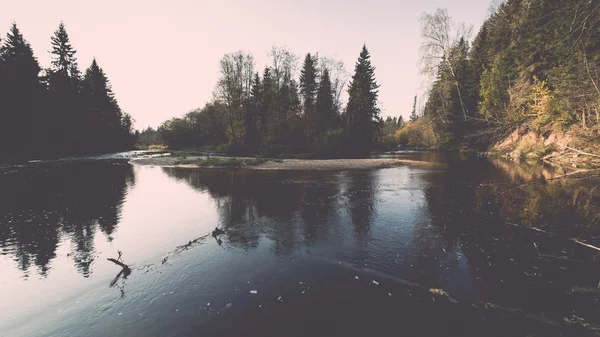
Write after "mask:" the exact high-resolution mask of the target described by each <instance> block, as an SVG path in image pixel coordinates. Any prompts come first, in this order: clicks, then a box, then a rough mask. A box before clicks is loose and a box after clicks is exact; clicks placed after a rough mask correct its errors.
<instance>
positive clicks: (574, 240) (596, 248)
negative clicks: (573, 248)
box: [569, 238, 600, 252]
mask: <svg viewBox="0 0 600 337" xmlns="http://www.w3.org/2000/svg"><path fill="white" fill-rule="evenodd" d="M569 240H571V241H573V242H575V243H578V244H580V245H582V246H586V247H588V248H592V249H594V250H596V251H599V252H600V248H598V247H596V246H592V245H590V244H588V243H585V242H581V241H579V240H577V239H575V238H571V239H569Z"/></svg>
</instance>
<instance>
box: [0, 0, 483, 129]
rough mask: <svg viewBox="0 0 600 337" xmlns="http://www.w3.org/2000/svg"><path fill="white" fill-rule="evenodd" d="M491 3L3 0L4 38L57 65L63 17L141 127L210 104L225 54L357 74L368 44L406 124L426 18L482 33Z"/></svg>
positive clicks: (384, 102) (383, 91)
mask: <svg viewBox="0 0 600 337" xmlns="http://www.w3.org/2000/svg"><path fill="white" fill-rule="evenodd" d="M490 2H491V1H490V0H409V1H406V0H404V1H402V0H302V1H290V0H263V1H258V0H218V1H217V0H210V1H206V0H196V1H192V0H170V1H164V0H162V1H157V0H144V1H139V0H127V1H124V0H103V1H94V2H92V1H85V0H62V1H47V0H38V1H30V0H19V1H17V0H0V34H2V36H4V35H5V34H6V32H7V31H8V29H9V28H10V24H11V23H12V22H13V21H15V22H16V23H17V26H18V27H19V29H20V30H21V33H22V34H23V35H24V37H25V39H27V40H28V41H29V43H30V44H31V46H32V48H33V50H34V53H35V56H36V57H37V58H38V60H39V62H40V64H41V66H42V67H48V66H49V65H50V53H49V51H50V50H51V45H50V37H51V36H52V34H53V33H54V31H55V30H56V28H57V27H58V25H59V23H60V22H61V21H63V22H64V24H65V27H66V29H67V32H68V34H69V37H70V39H71V42H72V45H73V46H74V48H75V49H76V50H77V54H76V56H77V58H78V62H79V65H80V67H81V68H82V70H84V69H85V68H87V67H88V66H89V65H90V64H91V62H92V59H93V58H94V57H95V58H96V60H97V62H98V64H99V65H100V67H102V68H103V69H104V71H105V73H106V74H107V76H108V78H109V80H110V82H111V83H112V87H113V91H114V93H115V95H116V98H117V100H118V102H119V105H120V106H121V108H122V109H123V110H124V111H125V112H128V113H129V114H131V115H132V116H133V118H134V119H135V124H134V127H135V128H138V129H143V128H146V127H148V126H151V127H154V128H155V127H158V126H159V125H160V124H161V123H162V122H164V121H165V120H167V119H170V118H172V117H177V116H182V115H184V114H185V113H187V112H188V111H190V110H193V109H195V108H198V107H202V106H204V104H205V103H207V102H208V101H210V100H211V99H212V93H213V91H214V88H215V84H216V82H217V79H218V77H219V60H220V59H221V58H222V57H223V55H224V54H226V53H232V52H236V51H238V50H243V51H245V52H249V53H251V54H252V55H253V56H254V58H255V61H256V67H255V69H263V68H264V67H265V65H266V64H267V62H268V57H267V54H268V52H269V50H270V49H271V47H272V46H273V45H276V46H280V47H286V48H287V49H288V50H290V51H292V52H294V53H295V54H296V55H298V57H299V58H300V60H301V59H303V57H304V55H306V53H309V52H310V53H316V52H318V53H319V55H320V56H329V57H334V58H336V59H338V60H341V61H343V62H344V63H345V65H346V69H347V71H348V72H349V73H350V74H352V73H353V72H354V65H355V63H356V60H357V58H358V55H359V53H360V50H361V48H362V45H363V44H366V45H367V48H368V49H369V52H370V54H371V63H372V65H373V66H374V67H375V77H376V80H377V82H378V83H379V84H380V85H381V87H380V89H379V105H380V108H381V110H382V116H383V117H384V118H385V117H386V116H400V115H402V116H403V117H404V118H407V117H408V116H409V115H410V111H411V109H412V105H413V99H414V96H415V95H416V94H418V95H419V96H421V95H422V94H423V92H424V90H425V88H426V82H427V81H425V78H424V77H423V76H422V75H420V71H419V68H420V67H419V47H420V45H421V36H420V26H419V17H420V16H421V14H422V13H423V12H429V13H433V12H434V11H435V10H436V9H437V8H446V9H448V13H449V15H450V16H451V17H452V18H453V20H454V21H456V22H464V23H466V24H467V25H473V27H474V33H476V32H477V31H478V30H479V27H480V25H481V24H482V23H483V21H484V20H485V19H486V18H487V16H488V8H489V6H490ZM473 36H474V35H473ZM422 104H423V100H422V99H419V103H418V105H419V106H422Z"/></svg>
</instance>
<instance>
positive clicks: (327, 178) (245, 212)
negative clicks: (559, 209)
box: [0, 165, 597, 335]
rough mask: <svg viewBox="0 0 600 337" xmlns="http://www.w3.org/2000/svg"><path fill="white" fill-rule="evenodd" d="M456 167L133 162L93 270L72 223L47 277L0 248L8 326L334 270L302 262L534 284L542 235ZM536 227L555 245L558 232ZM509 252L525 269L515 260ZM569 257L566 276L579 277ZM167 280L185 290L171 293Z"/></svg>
mask: <svg viewBox="0 0 600 337" xmlns="http://www.w3.org/2000/svg"><path fill="white" fill-rule="evenodd" d="M456 169H457V167H456V166H450V167H448V168H446V169H440V168H439V167H438V168H435V171H433V170H430V169H426V168H425V169H424V168H422V167H396V168H388V169H380V170H373V171H348V172H324V171H317V172H289V171H282V172H268V171H228V170H187V169H170V168H160V167H150V166H136V165H134V166H133V173H134V175H135V184H129V185H127V186H128V187H126V191H125V193H124V200H123V202H122V206H121V210H120V212H119V214H118V219H119V220H118V224H116V227H115V228H116V229H115V230H114V232H112V235H111V237H112V238H113V240H112V241H109V240H108V239H107V236H106V235H105V234H104V233H102V232H101V231H100V229H99V228H98V227H99V226H98V225H97V224H95V225H93V226H92V228H93V230H94V231H95V232H94V233H92V234H94V236H93V237H94V241H93V244H92V245H90V246H92V247H93V251H92V252H90V255H91V256H93V257H94V263H93V264H92V266H91V275H90V277H89V278H84V277H83V275H82V273H81V272H80V271H78V270H77V269H76V267H75V263H74V261H73V260H72V257H67V254H69V253H72V252H73V251H74V250H76V247H75V245H74V243H73V242H72V241H71V239H70V236H68V235H67V234H64V233H61V234H60V237H59V238H60V241H59V245H58V249H57V250H56V257H55V258H54V259H52V260H51V261H50V264H49V271H48V273H47V274H48V276H47V277H46V278H42V277H40V276H39V275H38V274H36V267H35V266H32V267H31V268H30V269H29V270H28V274H29V277H28V278H27V279H26V280H24V279H23V271H21V270H19V269H18V265H17V264H16V263H15V262H14V261H13V260H12V255H11V254H10V253H9V254H7V255H0V275H2V278H1V279H0V286H1V287H0V298H3V299H4V300H3V301H2V302H0V331H2V330H3V326H8V327H15V326H20V324H22V323H23V322H24V321H25V320H28V319H32V318H35V317H37V318H38V319H39V320H38V322H41V321H44V322H53V321H56V322H58V323H56V324H59V323H60V324H63V322H62V321H60V320H61V319H63V318H64V319H67V313H69V314H68V315H71V314H74V313H77V312H78V311H80V310H83V313H82V314H76V315H74V316H72V317H68V320H70V321H77V320H78V319H85V320H86V322H88V323H90V324H92V323H94V322H95V320H96V316H97V315H105V314H106V315H118V314H119V312H121V311H124V312H125V311H126V313H125V314H124V315H138V314H145V313H148V314H150V312H151V311H152V310H156V311H155V312H153V313H152V314H153V315H155V316H158V317H161V315H162V310H171V309H173V311H174V310H176V309H177V308H183V307H186V308H187V309H188V310H195V308H197V305H198V303H200V302H203V303H206V302H213V303H220V304H221V305H222V306H224V305H225V304H226V303H227V301H232V300H233V299H231V297H232V296H233V295H231V292H232V289H240V288H241V287H242V286H244V287H248V289H246V288H244V291H245V292H246V293H247V290H249V289H252V288H250V287H255V286H256V287H260V288H261V294H262V293H263V289H271V290H272V291H273V292H281V291H282V290H281V288H285V289H287V288H288V287H289V286H290V284H291V283H290V282H292V283H293V284H297V282H298V281H299V280H301V278H305V277H306V278H308V277H311V278H313V279H319V280H323V279H325V282H329V281H328V280H327V279H326V278H325V277H324V276H323V275H324V274H321V272H314V273H313V274H312V275H309V274H311V272H310V271H307V270H308V269H306V268H314V269H315V270H319V268H326V269H327V270H331V272H333V273H336V271H339V272H340V273H349V274H351V275H350V276H348V280H354V275H360V277H361V280H370V279H371V278H373V279H377V280H378V281H379V282H381V283H382V285H383V283H384V282H389V283H391V284H395V285H398V284H406V283H404V281H408V283H413V284H414V283H418V284H420V285H422V286H423V287H425V288H441V289H444V290H445V291H447V292H449V293H450V294H452V295H453V296H455V297H456V298H457V299H459V301H461V300H462V299H464V298H469V299H474V298H477V297H478V296H479V295H481V296H482V297H484V298H485V297H486V296H488V295H489V294H492V293H495V294H502V292H503V291H505V292H506V291H513V290H514V293H517V292H518V291H522V293H523V294H525V295H527V293H526V286H524V285H523V284H525V282H530V279H526V280H525V282H524V281H523V280H524V278H526V276H524V274H523V272H522V271H527V272H530V273H532V272H534V270H530V269H528V268H529V267H530V264H531V263H530V262H531V261H530V260H531V256H530V254H532V253H533V254H535V255H536V256H537V253H535V251H534V250H532V246H531V242H532V241H531V240H532V238H529V237H527V236H526V235H522V234H519V233H518V232H512V231H510V229H512V227H511V226H508V227H506V226H504V227H503V226H502V223H501V222H502V218H501V217H498V216H497V215H494V214H491V213H489V212H486V210H487V209H485V208H484V209H483V211H482V210H479V211H477V210H475V209H474V204H475V203H474V200H473V198H476V194H475V193H473V188H472V187H474V186H476V185H477V184H476V183H475V182H476V181H477V179H472V178H473V177H472V176H471V175H470V173H469V172H468V171H465V170H464V168H463V167H460V168H459V170H456ZM479 169H481V168H479ZM481 171H485V170H481ZM487 173H488V172H487V171H485V172H484V173H483V175H486V174H487ZM467 182H468V184H467ZM124 186H125V185H124ZM78 191H79V190H78ZM79 192H81V191H79ZM113 201H114V202H117V203H120V202H121V201H120V200H113ZM488 213H489V214H488ZM94 214H95V213H94ZM80 216H81V215H80ZM486 219H491V220H495V221H497V222H499V223H498V225H499V226H496V227H495V228H499V229H498V230H495V231H491V230H492V227H489V228H486V227H484V225H482V224H487V223H486V221H485V220H486ZM94 221H95V220H94ZM217 223H218V224H219V225H220V226H222V227H223V228H225V230H226V234H224V235H223V236H222V239H223V243H222V246H218V245H217V243H216V242H215V240H214V239H213V238H212V237H210V236H209V237H207V238H206V239H203V240H199V241H198V243H197V244H194V245H191V247H190V249H189V250H188V251H184V250H183V249H181V248H179V249H178V248H177V247H180V246H181V245H185V244H186V243H188V242H189V241H190V240H194V239H196V238H200V237H202V236H205V235H206V234H208V233H210V232H211V230H212V229H213V228H214V227H215V225H216V224H217ZM505 227H506V228H508V229H509V230H508V231H505V229H506V228H505ZM536 233H537V232H536ZM535 240H536V242H538V243H540V247H542V248H540V249H542V250H543V249H547V251H551V250H550V248H551V247H550V244H548V245H547V247H544V246H543V245H542V243H541V241H539V240H540V238H536V239H535ZM561 249H562V247H561ZM9 250H10V247H9ZM117 250H121V251H123V258H124V260H125V262H126V263H129V264H131V266H132V268H133V273H132V274H131V276H130V277H129V279H128V280H127V282H124V283H127V284H126V286H125V292H126V295H125V296H126V300H123V301H121V300H120V294H119V290H118V289H114V288H108V284H109V283H110V281H111V280H112V279H113V278H114V277H115V275H116V274H117V273H118V271H119V268H118V267H116V266H115V265H113V264H112V263H110V262H108V261H106V258H107V257H116V255H117ZM174 251H175V252H177V253H174ZM558 251H559V250H558ZM166 256H167V257H168V260H167V263H165V264H162V263H161V261H162V260H163V258H164V257H166ZM490 256H491V258H490ZM513 259H514V260H515V263H520V266H519V268H521V269H522V270H519V271H518V272H514V273H513V267H514V266H515V265H514V264H513V263H512V262H510V261H512V260H513ZM537 267H540V268H541V266H539V265H538V266H537ZM558 267H559V266H558V265H552V266H550V268H554V269H558ZM337 268H339V270H338V269H337ZM571 268H572V267H571V266H569V275H575V276H573V277H576V276H577V272H578V271H577V270H573V269H571ZM553 272H556V270H554V271H553ZM558 272H559V273H560V272H562V270H561V269H558ZM544 273H546V271H544ZM482 277H483V280H482ZM290 278H293V279H292V280H290ZM475 278H477V280H476V279H475ZM486 278H487V279H486ZM392 280H393V281H392ZM504 280H506V281H507V282H506V283H502V284H499V285H498V284H495V283H494V282H496V283H497V282H499V281H501V282H504ZM511 281H512V282H513V283H510V282H511ZM543 281H545V279H543V278H538V282H543ZM247 282H251V283H247ZM567 282H569V280H567ZM596 282H597V281H596ZM382 291H383V290H382ZM542 291H546V288H542ZM171 292H176V293H177V292H178V295H174V296H173V297H172V298H170V299H165V298H163V297H164V296H167V295H168V294H170V293H171ZM563 293H564V292H558V291H554V290H552V289H551V291H550V292H549V294H551V295H553V296H554V295H556V296H559V294H563ZM165 294H167V295H165ZM191 294H193V295H191ZM384 294H385V293H384ZM269 295H271V294H269ZM273 295H276V294H273ZM543 295H546V293H544V294H543ZM190 296H191V297H192V298H193V299H190V298H189V297H190ZM490 296H491V295H490ZM499 297H502V296H501V295H500V296H499ZM515 297H516V298H517V301H519V300H526V299H520V298H519V297H518V296H517V295H515ZM523 298H524V297H523ZM427 300H429V298H427ZM495 300H497V301H500V300H502V298H501V299H500V300H498V298H495ZM512 300H513V299H507V301H512ZM221 302H224V303H221ZM16 303H18V304H19V305H18V306H17V305H15V304H16ZM165 303H166V304H168V305H166V306H165ZM236 303H237V302H236ZM557 303H558V302H557ZM251 304H256V305H258V303H251ZM509 304H510V303H509ZM519 304H521V303H519ZM148 308H154V309H148ZM9 315H10V316H12V317H10V318H8V317H7V316H9ZM77 315H80V316H77ZM188 315H192V314H190V313H188ZM38 316H39V317H38ZM192 316H193V315H192ZM187 317H190V316H187ZM127 319H128V320H129V322H131V320H132V319H133V318H131V317H129V318H127ZM165 319H166V320H171V319H175V318H173V317H171V316H167V317H166V318H165ZM57 320H58V321H57ZM65 322H67V321H65ZM53 324H54V323H53ZM64 324H66V323H64ZM110 324H112V323H110ZM57 326H58V325H57ZM149 328H151V327H149ZM74 335H77V333H74Z"/></svg>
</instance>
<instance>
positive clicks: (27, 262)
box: [0, 161, 135, 277]
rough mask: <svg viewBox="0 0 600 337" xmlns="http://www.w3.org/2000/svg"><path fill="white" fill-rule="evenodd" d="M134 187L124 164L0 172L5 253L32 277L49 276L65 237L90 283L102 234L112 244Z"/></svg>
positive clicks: (46, 165)
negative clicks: (34, 274)
mask: <svg viewBox="0 0 600 337" xmlns="http://www.w3.org/2000/svg"><path fill="white" fill-rule="evenodd" d="M134 183H135V177H134V175H133V171H132V167H131V165H129V164H128V163H126V162H123V161H73V162H61V163H56V162H55V163H41V164H35V165H27V166H20V167H14V166H13V167H4V168H2V169H0V186H2V191H1V192H0V247H1V249H2V254H3V255H9V256H12V257H13V259H14V260H15V261H16V262H17V264H18V267H19V269H21V270H22V271H23V273H24V275H25V276H26V277H27V276H29V275H30V274H31V272H32V270H31V267H32V266H35V267H36V268H37V272H38V273H39V275H41V276H43V277H45V276H47V274H48V272H49V269H50V264H51V261H52V260H53V259H54V258H55V257H56V249H57V246H58V244H59V241H60V240H61V237H62V236H66V237H68V238H69V239H70V241H71V244H72V247H71V252H70V253H69V258H70V259H71V260H72V261H73V263H74V264H75V266H76V268H77V270H78V271H79V272H80V273H81V274H82V275H83V276H84V277H88V276H89V275H90V274H91V272H92V270H91V268H90V265H91V264H92V262H93V261H94V258H95V249H94V237H95V235H96V232H97V231H98V230H99V231H101V232H102V233H104V235H105V236H106V237H107V239H108V240H109V241H110V240H112V235H113V233H114V232H115V230H116V229H117V225H118V223H119V218H120V207H121V204H122V202H123V199H124V197H125V193H126V189H127V187H128V186H132V185H133V184H134Z"/></svg>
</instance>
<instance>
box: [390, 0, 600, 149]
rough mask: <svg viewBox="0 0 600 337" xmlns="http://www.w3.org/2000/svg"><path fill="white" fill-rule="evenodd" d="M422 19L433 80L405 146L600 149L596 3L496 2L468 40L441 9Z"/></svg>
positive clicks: (426, 67)
mask: <svg viewBox="0 0 600 337" xmlns="http://www.w3.org/2000/svg"><path fill="white" fill-rule="evenodd" d="M421 26H422V37H423V44H422V49H421V52H422V53H421V54H422V64H423V72H424V73H426V74H428V75H430V76H431V77H432V78H433V82H432V85H431V87H430V90H429V93H428V96H427V100H426V104H425V108H424V111H423V113H422V115H421V116H419V118H418V120H416V121H411V122H410V123H407V125H406V126H405V129H406V130H402V131H401V132H399V134H398V135H399V136H400V135H404V139H401V143H402V142H404V143H406V144H409V143H410V145H412V146H414V147H418V146H420V147H436V148H442V149H470V150H478V151H481V150H488V149H491V150H493V151H499V152H503V153H509V154H510V155H512V156H515V157H519V156H521V157H523V156H526V157H537V158H541V157H545V156H548V155H560V154H562V153H564V152H566V151H574V150H569V148H571V149H575V150H578V151H581V152H586V153H588V152H591V153H596V154H597V153H598V150H599V149H600V144H599V139H600V137H599V136H600V112H599V109H600V90H599V89H598V88H599V81H600V3H598V2H597V1H589V0H572V1H569V4H568V6H565V2H563V1H549V0H528V1H524V0H508V1H504V2H498V3H496V7H495V8H494V9H493V10H492V14H491V16H490V17H489V18H488V19H487V20H486V21H485V22H484V23H483V25H482V26H481V28H480V29H479V32H478V33H477V34H476V36H475V38H474V39H473V42H472V43H470V42H469V40H470V39H469V30H468V29H465V28H464V27H463V26H460V25H455V24H454V23H453V22H452V20H451V18H450V17H449V16H448V13H447V11H446V10H442V9H439V10H438V11H437V12H435V13H433V14H427V13H426V14H424V15H423V16H422V18H421ZM411 120H412V118H411ZM409 133H410V134H411V135H409ZM572 154H573V153H571V155H572Z"/></svg>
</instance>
